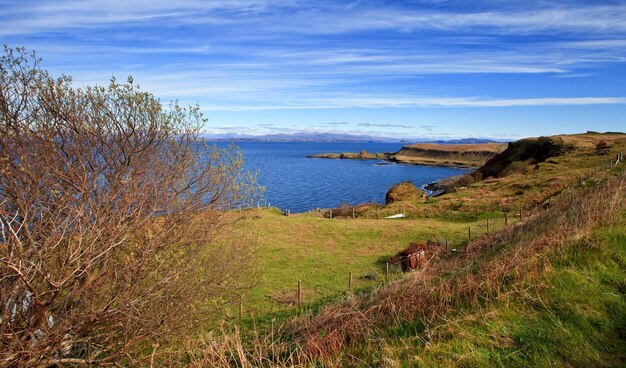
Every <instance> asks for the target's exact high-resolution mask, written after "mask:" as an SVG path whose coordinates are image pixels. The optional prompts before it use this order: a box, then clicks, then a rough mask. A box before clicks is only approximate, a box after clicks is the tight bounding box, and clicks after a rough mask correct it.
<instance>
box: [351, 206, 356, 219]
mask: <svg viewBox="0 0 626 368" xmlns="http://www.w3.org/2000/svg"><path fill="white" fill-rule="evenodd" d="M355 217H356V216H355V213H354V208H353V209H352V218H355Z"/></svg>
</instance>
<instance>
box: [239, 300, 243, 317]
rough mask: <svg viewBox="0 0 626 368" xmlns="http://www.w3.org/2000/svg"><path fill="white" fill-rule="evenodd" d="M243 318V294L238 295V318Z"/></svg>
mask: <svg viewBox="0 0 626 368" xmlns="http://www.w3.org/2000/svg"><path fill="white" fill-rule="evenodd" d="M242 318H243V294H242V295H239V319H242Z"/></svg>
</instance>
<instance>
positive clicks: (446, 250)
mask: <svg viewBox="0 0 626 368" xmlns="http://www.w3.org/2000/svg"><path fill="white" fill-rule="evenodd" d="M447 251H448V238H446V252H447Z"/></svg>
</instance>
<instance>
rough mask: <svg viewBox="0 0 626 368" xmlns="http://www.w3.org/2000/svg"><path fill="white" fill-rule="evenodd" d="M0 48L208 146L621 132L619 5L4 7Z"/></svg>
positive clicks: (625, 57)
mask: <svg viewBox="0 0 626 368" xmlns="http://www.w3.org/2000/svg"><path fill="white" fill-rule="evenodd" d="M0 43H1V44H6V45H8V46H9V47H18V46H20V47H21V46H24V47H26V48H28V49H30V50H35V51H36V52H37V54H38V56H39V57H40V58H42V59H43V67H44V68H46V69H48V70H49V71H51V72H52V73H53V74H55V75H60V74H61V73H63V74H66V75H70V76H72V77H73V78H74V85H75V86H77V87H81V86H85V85H93V84H100V85H106V84H107V83H108V81H109V79H110V78H111V77H112V76H115V77H116V78H117V79H118V80H125V79H126V77H127V76H128V75H132V76H133V77H134V80H135V82H136V83H138V84H139V85H140V86H141V87H142V89H144V90H147V91H149V92H152V93H153V94H154V95H155V96H157V97H158V98H160V100H161V101H162V102H163V104H164V105H166V106H167V104H168V102H169V101H171V100H179V101H180V102H181V103H183V104H198V105H199V106H200V108H201V109H202V111H203V112H204V114H205V117H206V118H207V120H208V122H207V124H206V126H205V127H204V130H205V131H206V132H207V133H209V134H231V135H261V134H275V133H288V134H291V133H298V132H335V133H349V134H367V135H375V136H381V137H391V138H402V139H424V138H426V139H430V138H432V139H447V138H449V139H453V138H463V137H475V138H494V139H517V138H521V137H530V136H539V135H552V134H560V133H578V132H585V131H587V130H594V131H626V119H625V118H626V1H570V0H560V1H533V0H526V1H501V0H493V1H481V0H475V1H456V0H450V1H446V0H431V1H420V0H404V1H402V0H398V1H384V0H363V1H327V0H315V1H300V0H250V1H243V0H214V1H202V0H178V1H170V0H136V1H135V0H123V1H122V0H94V1H79V0H67V1H43V0H41V1H40V0H0Z"/></svg>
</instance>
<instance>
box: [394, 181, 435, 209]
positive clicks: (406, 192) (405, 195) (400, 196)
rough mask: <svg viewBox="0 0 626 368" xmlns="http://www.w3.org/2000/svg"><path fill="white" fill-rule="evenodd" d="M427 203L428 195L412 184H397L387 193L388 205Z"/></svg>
mask: <svg viewBox="0 0 626 368" xmlns="http://www.w3.org/2000/svg"><path fill="white" fill-rule="evenodd" d="M424 201H426V193H424V191H423V190H419V189H417V187H416V186H415V185H414V184H413V183H411V182H408V181H406V182H402V183H400V184H396V185H394V186H393V187H391V189H389V191H388V192H387V196H386V197H385V202H386V203H387V204H390V203H395V202H424Z"/></svg>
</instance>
